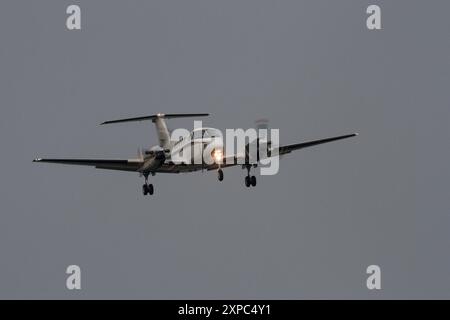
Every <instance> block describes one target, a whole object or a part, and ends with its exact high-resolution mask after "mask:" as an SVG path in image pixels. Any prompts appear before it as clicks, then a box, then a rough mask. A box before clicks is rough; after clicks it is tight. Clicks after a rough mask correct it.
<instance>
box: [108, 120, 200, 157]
mask: <svg viewBox="0 0 450 320" xmlns="http://www.w3.org/2000/svg"><path fill="white" fill-rule="evenodd" d="M206 116H209V113H172V114H164V113H158V114H155V115H151V116H144V117H136V118H126V119H118V120H110V121H105V122H103V123H101V125H104V124H110V123H120V122H136V121H144V120H151V121H152V122H153V123H154V124H155V127H156V133H157V134H158V139H159V146H160V147H161V148H163V149H165V150H167V149H171V144H170V132H169V129H167V124H166V121H165V119H171V118H194V117H206Z"/></svg>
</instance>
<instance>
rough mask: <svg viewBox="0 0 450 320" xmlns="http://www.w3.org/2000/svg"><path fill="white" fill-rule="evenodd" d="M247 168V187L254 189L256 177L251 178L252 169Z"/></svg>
mask: <svg viewBox="0 0 450 320" xmlns="http://www.w3.org/2000/svg"><path fill="white" fill-rule="evenodd" d="M246 167H247V176H246V177H245V180H244V182H245V186H246V187H247V188H248V187H250V186H252V187H254V186H256V177H255V176H250V168H251V166H246Z"/></svg>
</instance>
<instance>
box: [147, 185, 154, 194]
mask: <svg viewBox="0 0 450 320" xmlns="http://www.w3.org/2000/svg"><path fill="white" fill-rule="evenodd" d="M154 191H155V189H154V188H153V184H149V185H148V193H149V194H150V195H152V194H153V192H154Z"/></svg>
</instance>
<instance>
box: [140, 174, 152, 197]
mask: <svg viewBox="0 0 450 320" xmlns="http://www.w3.org/2000/svg"><path fill="white" fill-rule="evenodd" d="M147 180H148V174H146V175H145V183H144V184H143V185H142V193H143V194H144V196H146V195H147V194H149V195H152V194H153V192H154V191H155V189H154V188H153V184H151V183H150V184H148V182H147Z"/></svg>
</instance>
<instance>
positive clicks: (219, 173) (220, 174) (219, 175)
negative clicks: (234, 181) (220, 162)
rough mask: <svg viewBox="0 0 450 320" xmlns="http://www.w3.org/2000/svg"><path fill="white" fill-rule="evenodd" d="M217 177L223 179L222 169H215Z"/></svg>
mask: <svg viewBox="0 0 450 320" xmlns="http://www.w3.org/2000/svg"><path fill="white" fill-rule="evenodd" d="M217 179H219V181H222V180H223V171H222V169H219V171H217Z"/></svg>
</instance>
